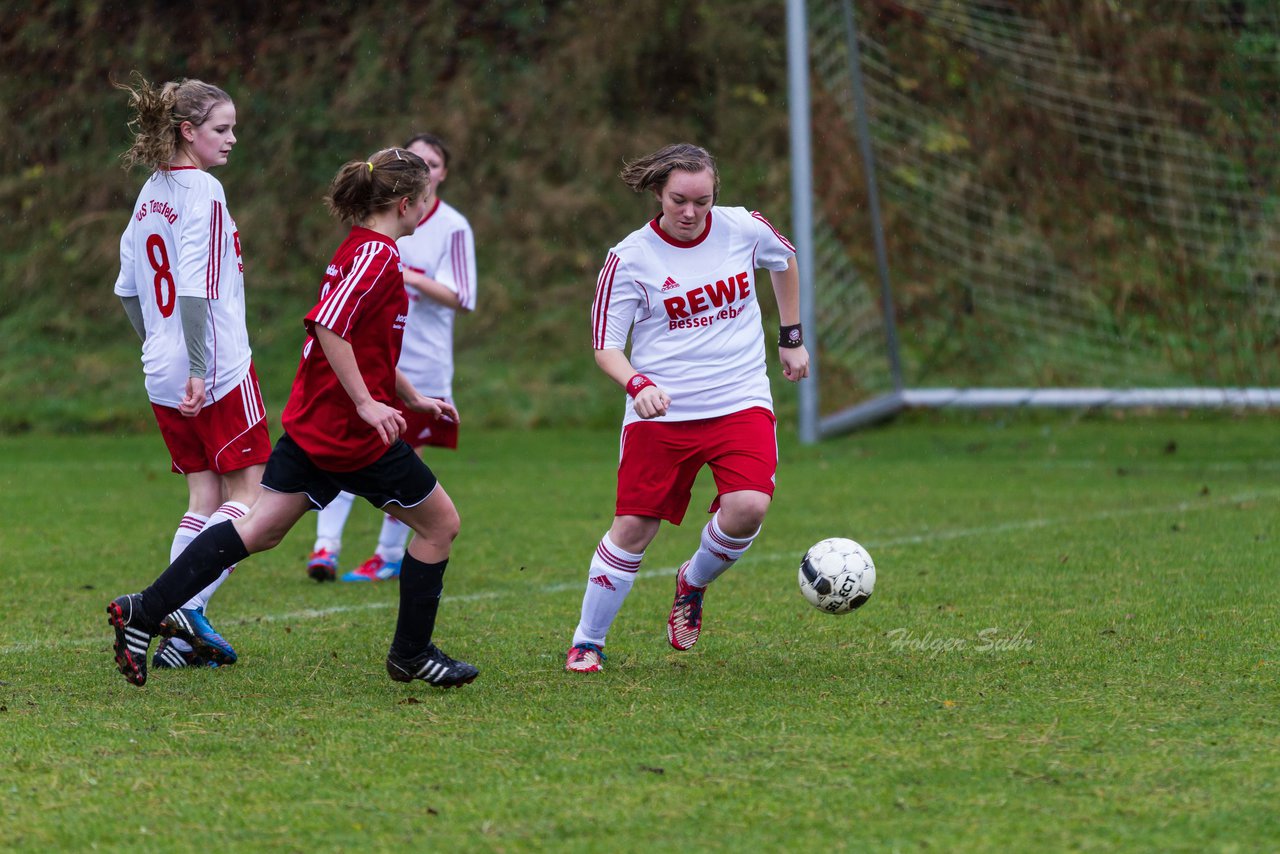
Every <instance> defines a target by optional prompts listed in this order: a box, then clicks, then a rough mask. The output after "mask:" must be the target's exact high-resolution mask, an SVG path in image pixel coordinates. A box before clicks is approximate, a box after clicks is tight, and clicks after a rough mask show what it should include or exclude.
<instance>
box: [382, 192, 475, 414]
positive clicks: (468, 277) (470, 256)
mask: <svg viewBox="0 0 1280 854" xmlns="http://www.w3.org/2000/svg"><path fill="white" fill-rule="evenodd" d="M397 243H398V245H399V246H400V257H401V259H402V261H403V263H404V268H405V269H406V270H413V271H414V272H417V273H422V274H424V275H426V276H428V277H430V278H432V279H435V280H436V281H437V282H439V283H440V284H442V285H444V286H445V287H446V288H448V289H449V290H451V291H453V292H454V293H455V294H457V295H458V302H459V303H460V304H461V306H462V308H463V309H464V310H466V311H473V310H474V309H475V307H476V244H475V236H474V235H473V234H472V232H471V225H470V223H468V222H467V218H466V217H464V216H463V215H462V214H460V213H458V211H457V209H456V208H454V207H453V206H451V205H449V204H447V203H446V202H444V201H443V200H441V199H438V198H437V199H436V204H435V206H434V207H433V208H432V209H431V210H430V211H428V212H427V215H426V216H425V217H423V218H422V222H420V223H418V227H417V229H416V230H415V231H414V232H413V234H410V235H408V236H407V237H402V238H400V240H399V241H397ZM405 290H406V291H407V292H408V294H409V322H408V323H407V324H405V329H404V344H403V346H402V348H401V354H400V366H399V367H400V371H401V372H402V373H403V374H404V375H405V376H406V377H408V378H409V382H411V383H413V386H414V388H416V389H417V390H418V391H420V392H422V393H423V394H426V395H429V396H431V397H444V398H450V399H452V397H453V319H454V315H455V314H457V311H456V310H455V309H453V308H451V307H450V306H446V305H441V304H440V303H438V302H436V301H435V300H433V299H431V298H430V297H428V296H426V295H424V294H423V293H422V292H421V291H419V290H418V289H417V288H415V287H413V286H412V285H405Z"/></svg>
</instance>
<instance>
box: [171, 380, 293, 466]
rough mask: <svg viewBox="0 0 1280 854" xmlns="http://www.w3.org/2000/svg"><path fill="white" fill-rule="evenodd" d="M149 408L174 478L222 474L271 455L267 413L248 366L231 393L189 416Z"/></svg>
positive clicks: (258, 461) (172, 409)
mask: <svg viewBox="0 0 1280 854" xmlns="http://www.w3.org/2000/svg"><path fill="white" fill-rule="evenodd" d="M151 410H152V411H153V412H155V414H156V423H157V424H159V425H160V435H161V436H163V437H164V444H165V446H166V447H167V448H168V449H169V456H170V457H172V458H173V471H175V472H177V473H178V474H195V473H196V472H201V471H213V472H216V473H217V474H225V473H227V472H232V471H240V470H241V469H247V468H248V467H249V466H254V465H258V464H259V463H265V462H266V461H267V457H269V456H271V436H270V435H268V433H267V409H266V407H265V406H263V404H262V392H261V391H259V389H258V376H257V374H256V373H254V370H253V367H252V366H250V367H249V373H248V374H246V375H245V378H244V380H242V381H241V383H240V385H239V386H237V387H236V388H235V390H233V391H232V392H230V393H229V394H227V395H226V396H225V397H223V398H222V399H221V400H219V401H217V402H215V403H212V404H209V405H206V406H205V407H204V409H201V410H200V414H199V415H197V416H196V417H194V418H188V417H187V416H185V415H183V414H182V413H181V412H179V411H178V410H177V409H174V408H172V407H168V406H158V405H156V404H154V403H153V404H151Z"/></svg>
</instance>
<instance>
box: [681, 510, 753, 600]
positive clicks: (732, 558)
mask: <svg viewBox="0 0 1280 854" xmlns="http://www.w3.org/2000/svg"><path fill="white" fill-rule="evenodd" d="M719 517H720V514H719V513H717V514H716V515H715V516H712V517H711V521H710V522H708V523H707V524H706V525H705V526H704V527H703V529H702V543H701V545H699V546H698V550H697V551H696V552H694V553H693V557H691V558H689V568H688V569H686V570H685V571H684V580H685V581H686V582H687V583H689V584H692V585H693V586H694V587H706V586H707V585H708V584H710V583H711V582H713V581H715V580H716V579H717V578H719V577H720V576H721V575H722V574H723V573H724V571H725V570H726V569H728V568H729V567H731V566H733V565H734V564H735V563H737V561H738V558H740V557H742V556H743V555H744V554H745V553H746V551H747V549H749V548H751V544H752V543H753V542H755V539H756V537H758V536H760V529H759V528H756V532H755V533H754V534H752V535H751V536H749V537H747V538H746V539H743V540H739V539H736V538H734V537H730V536H729V535H728V534H726V533H725V532H724V531H722V530H720V525H719V524H718V523H717V522H716V519H718V518H719Z"/></svg>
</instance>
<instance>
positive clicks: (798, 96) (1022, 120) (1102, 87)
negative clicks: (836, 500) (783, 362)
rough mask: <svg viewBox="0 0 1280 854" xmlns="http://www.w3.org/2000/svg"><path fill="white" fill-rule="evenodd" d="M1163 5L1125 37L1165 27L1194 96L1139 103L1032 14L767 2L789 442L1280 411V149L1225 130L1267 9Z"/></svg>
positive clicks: (1085, 46) (1253, 84) (1057, 25)
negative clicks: (985, 411)
mask: <svg viewBox="0 0 1280 854" xmlns="http://www.w3.org/2000/svg"><path fill="white" fill-rule="evenodd" d="M1093 5H1097V6H1098V7H1099V8H1101V9H1107V8H1113V7H1114V4H1104V3H1098V4H1093ZM1166 5H1169V4H1166ZM1172 5H1173V6H1174V7H1176V8H1175V11H1174V13H1173V14H1172V16H1171V17H1170V16H1167V15H1166V17H1164V18H1161V19H1159V20H1156V19H1154V18H1143V17H1142V16H1133V17H1132V19H1125V22H1124V24H1123V25H1124V26H1129V27H1132V29H1133V30H1134V32H1133V33H1132V36H1133V39H1134V40H1135V42H1136V40H1138V39H1140V38H1143V37H1145V36H1151V35H1152V34H1154V33H1156V32H1157V31H1158V30H1159V31H1161V32H1164V31H1166V30H1168V28H1169V27H1170V26H1172V25H1176V27H1177V32H1178V33H1179V34H1180V35H1181V37H1183V38H1184V39H1186V40H1187V41H1188V42H1189V43H1191V44H1194V45H1195V46H1196V48H1197V50H1199V51H1200V53H1199V56H1201V57H1210V58H1211V60H1212V61H1213V62H1214V63H1215V64H1214V65H1213V75H1206V77H1208V76H1212V77H1213V80H1212V81H1210V80H1207V79H1206V80H1204V81H1200V80H1196V79H1189V80H1188V81H1185V82H1182V83H1180V84H1178V86H1174V85H1173V84H1170V85H1171V88H1170V91H1161V90H1159V89H1158V87H1153V86H1149V85H1145V84H1144V82H1143V80H1142V79H1141V77H1140V76H1138V75H1136V74H1135V73H1134V72H1133V71H1132V70H1130V69H1126V68H1125V67H1123V63H1118V62H1111V63H1108V62H1104V61H1102V59H1100V58H1099V57H1098V56H1097V53H1098V52H1097V49H1096V47H1095V46H1094V45H1092V44H1090V43H1088V35H1089V34H1088V32H1081V33H1077V32H1075V31H1073V30H1072V29H1071V27H1070V26H1067V25H1066V23H1068V22H1061V21H1052V20H1039V19H1037V18H1036V17H1035V14H1036V13H1037V10H1041V12H1040V13H1041V14H1042V15H1043V14H1044V13H1043V11H1042V10H1044V9H1046V8H1051V7H1052V4H1048V3H1041V4H1036V3H1016V2H1012V0H901V2H889V0H857V2H855V0H788V2H787V36H788V41H787V47H788V79H789V88H788V93H789V99H790V123H791V149H792V206H793V207H792V216H793V221H792V233H793V235H794V237H795V242H796V246H797V251H798V253H799V258H798V263H799V265H800V272H801V289H802V299H801V307H802V309H801V321H802V322H803V323H804V328H805V336H806V339H807V343H808V344H809V348H810V352H811V354H812V358H813V362H812V366H811V368H812V372H813V376H812V378H811V381H810V382H808V383H802V384H801V386H800V405H799V410H800V411H799V421H800V439H801V441H803V442H814V441H817V440H819V439H821V438H823V437H825V436H829V435H833V434H836V433H840V432H844V431H847V430H850V429H854V428H857V427H859V426H863V425H866V424H869V423H872V422H876V421H881V420H884V419H886V418H890V417H892V416H893V415H895V414H896V413H898V412H900V411H902V410H903V409H906V408H911V407H967V408H1000V407H1060V408H1094V407H1151V408H1160V407H1172V408H1193V407H1225V408H1236V409H1256V408H1270V409H1274V408H1280V153H1278V152H1280V146H1276V145H1275V142H1274V133H1275V129H1274V128H1273V127H1270V126H1269V125H1267V123H1266V122H1261V123H1258V125H1250V124H1249V123H1248V122H1247V121H1246V119H1247V118H1248V116H1249V115H1250V114H1251V113H1250V107H1251V106H1253V107H1255V108H1257V109H1256V114H1257V115H1259V116H1266V115H1269V114H1270V115H1273V114H1274V113H1273V110H1274V98H1275V92H1276V91H1280V47H1277V46H1278V45H1280V11H1277V7H1275V6H1274V5H1272V4H1269V3H1262V2H1258V3H1237V4H1222V3H1217V2H1211V0H1182V2H1181V4H1177V3H1175V4H1172ZM864 20H865V21H869V22H870V25H867V26H861V27H860V26H859V24H860V23H861V22H863V21H864ZM1120 25H1121V24H1120V23H1119V22H1117V26H1120ZM1143 28H1146V29H1145V30H1144V29H1143ZM1161 28H1163V30H1162V29H1161ZM928 52H932V55H930V56H927V57H925V59H922V56H925V54H926V53H928ZM1203 61H1206V62H1207V61H1209V60H1203ZM1201 70H1203V69H1201ZM935 75H936V76H935ZM1197 86H1200V88H1196V87H1197ZM1179 87H1180V88H1179ZM1251 98H1252V99H1254V100H1253V101H1250V100H1249V99H1251ZM1268 98H1269V99H1271V101H1270V102H1268V101H1267V100H1266V99H1268ZM1268 103H1270V104H1271V106H1270V108H1268V107H1267V104H1268ZM1189 104H1190V105H1191V106H1188V105H1189ZM1259 104H1261V106H1260V107H1259ZM1269 110H1270V111H1271V112H1269ZM975 116H977V117H978V120H977V121H976V122H975ZM1259 125H1260V126H1259ZM993 146H1009V147H1018V151H1022V149H1024V148H1025V149H1027V156H1026V158H1025V160H1024V161H1019V160H1018V158H1016V157H1002V158H994V160H995V161H998V162H1009V163H1013V164H1014V166H1016V170H1017V171H1016V174H1014V175H1009V174H1005V173H999V174H993V172H992V171H991V170H992V167H991V163H992V162H993V158H991V157H990V156H988V155H989V154H990V153H991V150H992V147H993ZM1038 147H1040V148H1038ZM1046 151H1047V152H1050V153H1051V154H1052V155H1053V156H1051V157H1050V156H1045V152H1046ZM1037 153H1038V154H1039V155H1040V156H1039V157H1037ZM882 204H883V209H882ZM1116 247H1121V248H1120V249H1116ZM1129 247H1137V250H1136V251H1133V250H1130V249H1129ZM891 270H892V272H893V278H891V276H890V273H891Z"/></svg>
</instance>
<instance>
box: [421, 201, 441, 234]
mask: <svg viewBox="0 0 1280 854" xmlns="http://www.w3.org/2000/svg"><path fill="white" fill-rule="evenodd" d="M438 210H440V197H439V196H436V201H435V204H433V205H432V206H431V210H429V211H427V215H426V216H424V217H423V218H422V219H421V220H420V221H419V222H418V228H422V223H424V222H426V221H427V220H429V219H431V217H433V216H435V213H436V211H438Z"/></svg>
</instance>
